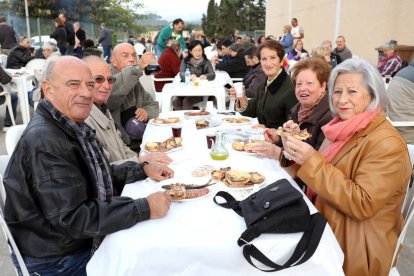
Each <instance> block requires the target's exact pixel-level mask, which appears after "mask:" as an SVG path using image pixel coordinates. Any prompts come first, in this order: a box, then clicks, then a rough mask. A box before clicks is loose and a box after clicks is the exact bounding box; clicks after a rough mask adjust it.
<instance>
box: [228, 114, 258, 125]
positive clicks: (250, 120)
mask: <svg viewBox="0 0 414 276" xmlns="http://www.w3.org/2000/svg"><path fill="white" fill-rule="evenodd" d="M238 118H244V119H248V120H249V121H248V122H243V123H230V122H228V121H226V119H238ZM222 120H223V122H226V123H228V124H229V125H230V126H242V125H248V124H251V122H252V119H251V118H248V117H237V116H231V117H225V118H223V119H222Z"/></svg>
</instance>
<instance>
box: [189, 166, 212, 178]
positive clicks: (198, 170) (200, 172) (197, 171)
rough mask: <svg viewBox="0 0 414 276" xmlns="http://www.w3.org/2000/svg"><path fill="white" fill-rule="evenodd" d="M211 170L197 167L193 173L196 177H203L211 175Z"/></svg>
mask: <svg viewBox="0 0 414 276" xmlns="http://www.w3.org/2000/svg"><path fill="white" fill-rule="evenodd" d="M209 174H210V172H209V171H208V170H207V169H206V168H201V167H200V168H196V169H195V170H194V171H193V172H192V173H191V175H192V176H195V177H203V176H207V175H209Z"/></svg>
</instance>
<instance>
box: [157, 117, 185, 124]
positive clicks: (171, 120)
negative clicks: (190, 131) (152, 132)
mask: <svg viewBox="0 0 414 276" xmlns="http://www.w3.org/2000/svg"><path fill="white" fill-rule="evenodd" d="M179 122H180V118H178V117H170V118H165V119H161V118H155V119H154V123H155V124H160V125H161V124H176V123H179Z"/></svg>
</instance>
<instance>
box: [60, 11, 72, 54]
mask: <svg viewBox="0 0 414 276" xmlns="http://www.w3.org/2000/svg"><path fill="white" fill-rule="evenodd" d="M59 18H60V19H61V20H62V22H63V25H64V26H65V30H66V52H65V53H63V54H62V55H64V54H66V55H68V56H71V55H73V50H74V46H75V31H74V29H73V26H72V24H70V23H69V22H68V21H67V19H66V15H65V14H64V13H60V14H59Z"/></svg>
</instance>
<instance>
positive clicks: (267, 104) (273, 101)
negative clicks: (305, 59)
mask: <svg viewBox="0 0 414 276" xmlns="http://www.w3.org/2000/svg"><path fill="white" fill-rule="evenodd" d="M297 102H298V100H297V99H296V96H295V89H294V87H293V84H292V80H291V79H290V77H289V76H288V75H287V74H286V72H285V71H284V70H282V72H281V73H280V74H279V76H277V78H276V79H275V80H274V81H273V82H272V83H271V84H270V85H269V87H267V88H266V82H264V83H263V84H262V86H261V87H260V89H259V90H258V91H257V92H256V95H255V97H254V98H252V99H250V100H249V103H248V105H247V109H246V110H245V111H243V112H242V113H241V114H242V115H244V116H249V117H253V118H254V117H257V119H258V121H259V123H260V124H263V125H265V126H266V127H268V128H278V127H280V126H282V125H283V123H285V122H286V121H287V119H288V115H289V114H290V109H291V108H292V107H293V106H294V105H295V104H296V103H297Z"/></svg>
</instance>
